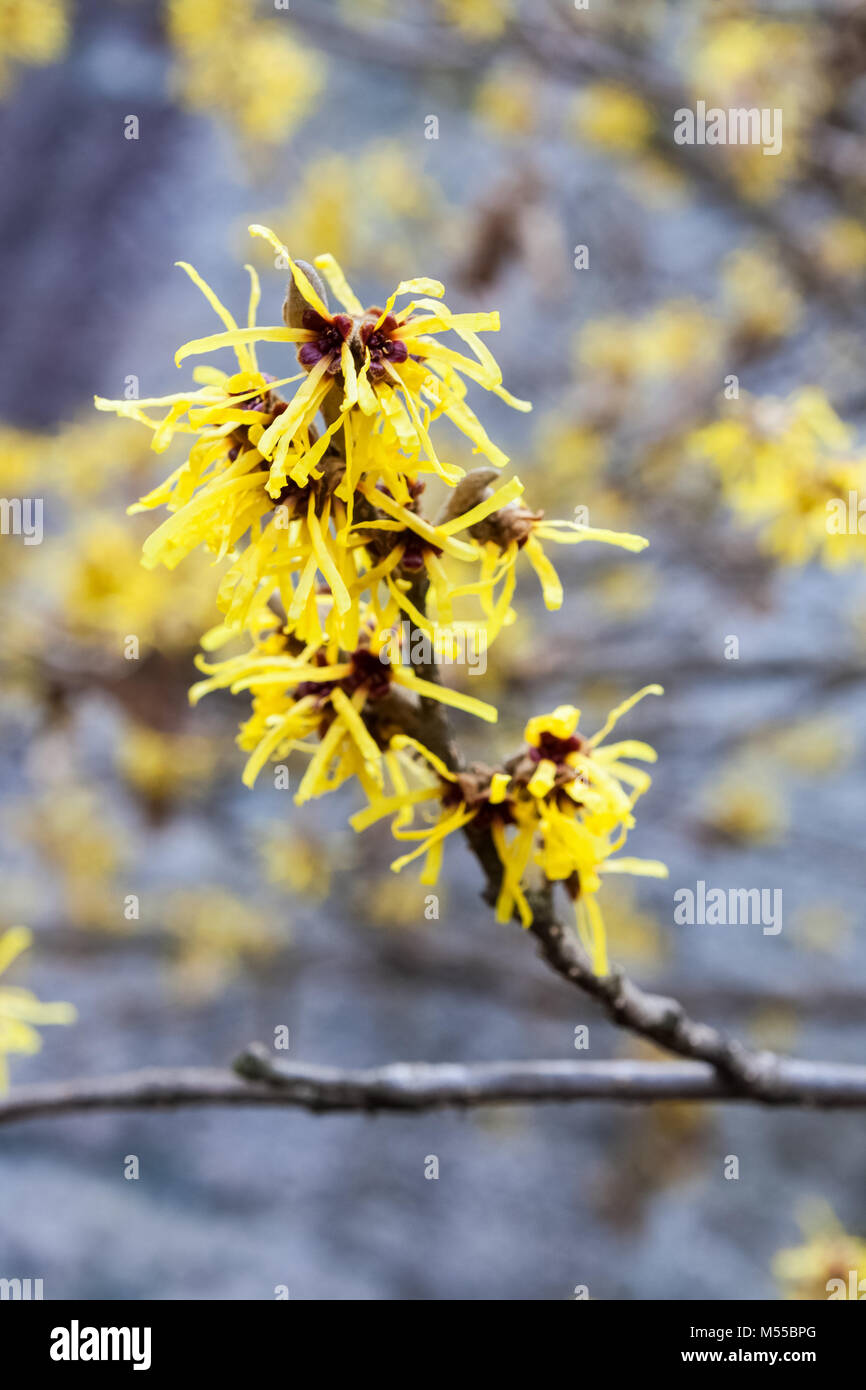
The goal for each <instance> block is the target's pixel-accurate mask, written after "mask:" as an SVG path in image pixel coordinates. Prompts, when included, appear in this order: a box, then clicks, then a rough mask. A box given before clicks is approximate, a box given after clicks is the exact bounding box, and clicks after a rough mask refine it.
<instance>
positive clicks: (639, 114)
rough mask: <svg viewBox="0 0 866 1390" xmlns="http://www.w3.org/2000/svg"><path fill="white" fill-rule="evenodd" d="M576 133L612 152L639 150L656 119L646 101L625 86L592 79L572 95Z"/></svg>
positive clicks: (648, 136)
mask: <svg viewBox="0 0 866 1390" xmlns="http://www.w3.org/2000/svg"><path fill="white" fill-rule="evenodd" d="M571 123H572V128H573V130H574V132H575V134H576V135H577V136H578V137H579V138H581V139H583V140H587V141H588V142H589V143H590V144H592V145H598V146H599V147H600V148H601V149H603V150H608V151H610V152H611V153H618V154H626V155H633V154H638V153H639V152H640V151H641V150H643V149H645V148H646V146H647V145H648V144H649V142H650V140H651V138H652V134H653V129H654V126H655V121H654V119H653V115H652V112H651V111H650V109H649V107H648V106H647V104H646V102H644V101H642V100H641V98H640V97H639V96H638V95H637V94H636V93H635V92H633V91H630V90H629V88H627V87H618V86H616V85H614V84H612V83H606V82H597V83H593V84H591V85H590V86H588V87H585V88H584V90H583V91H582V92H581V93H580V94H579V95H578V96H577V97H575V99H574V102H573V105H572V110H571Z"/></svg>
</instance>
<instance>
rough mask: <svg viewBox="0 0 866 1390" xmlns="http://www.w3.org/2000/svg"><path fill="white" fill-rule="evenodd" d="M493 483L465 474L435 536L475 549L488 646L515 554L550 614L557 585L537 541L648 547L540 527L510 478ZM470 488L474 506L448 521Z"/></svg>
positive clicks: (573, 529)
mask: <svg viewBox="0 0 866 1390" xmlns="http://www.w3.org/2000/svg"><path fill="white" fill-rule="evenodd" d="M494 477H495V472H494V470H493V469H476V470H474V471H473V472H472V473H470V474H469V475H468V476H467V477H466V479H465V480H464V483H463V484H462V485H461V486H458V488H457V490H456V491H455V493H454V495H453V498H452V500H451V501H449V504H448V506H447V507H446V509H445V512H444V514H443V515H444V516H445V517H446V518H447V519H446V520H445V521H444V522H442V521H440V525H439V527H438V530H439V532H440V534H441V533H442V532H446V533H447V534H449V535H454V534H455V533H457V532H459V531H464V530H466V531H468V532H469V533H470V535H471V536H472V537H473V538H474V539H475V540H476V541H477V542H478V544H479V547H480V551H481V556H482V569H481V578H482V581H483V582H482V585H481V588H480V596H481V600H482V604H483V606H484V610H485V614H486V617H487V620H488V632H489V640H490V641H492V640H493V637H494V636H495V635H496V634H497V633H498V632H499V630H500V629H501V627H502V625H503V623H504V622H505V621H507V619H508V607H507V605H508V602H509V601H510V599H511V595H512V594H513V592H514V584H515V566H516V563H517V557H518V555H520V554H521V553H523V554H525V555H526V558H527V559H528V561H529V563H530V565H531V566H532V568H533V569H534V570H535V573H536V574H537V575H538V578H539V580H540V582H541V589H542V594H543V596H544V603H545V607H546V608H549V609H552V610H555V609H558V608H561V607H562V599H563V590H562V584H561V583H560V580H559V576H558V575H557V573H556V570H555V569H554V567H553V565H552V564H551V562H550V560H549V559H548V557H547V555H546V554H545V552H544V548H543V546H542V544H541V542H542V541H554V542H556V543H558V544H561V545H578V544H579V543H580V542H581V541H603V542H605V543H606V544H607V545H617V546H621V547H622V548H623V549H625V550H631V551H640V550H644V549H645V548H646V546H647V545H649V541H648V540H646V539H645V537H643V536H635V535H630V534H629V533H628V532H626V531H609V530H606V529H604V528H601V527H593V526H585V525H583V524H581V523H578V522H576V521H554V520H552V521H546V520H545V519H544V513H543V512H533V511H530V510H529V508H528V507H526V506H525V505H524V504H523V503H522V502H521V501H520V495H521V493H522V491H523V488H522V485H521V484H520V483H519V481H518V480H517V479H516V478H515V479H512V481H511V482H510V483H508V484H506V485H504V486H503V487H500V488H498V489H497V490H496V491H495V492H493V491H492V490H491V488H490V486H489V484H490V483H491V481H492V479H493V478H494ZM470 486H471V496H472V497H473V498H474V497H477V498H478V499H479V500H478V501H477V502H476V503H475V505H474V506H473V507H472V508H471V509H470V510H469V511H465V512H463V513H462V515H460V516H457V517H452V516H451V511H452V510H453V509H455V508H456V507H457V506H458V505H459V504H460V502H461V500H462V494H463V492H464V490H465V489H468V488H469V487H470ZM503 579H504V580H505V585H504V589H503V595H502V596H501V597H500V598H498V599H497V598H496V597H495V588H496V585H497V584H498V583H499V582H500V580H503Z"/></svg>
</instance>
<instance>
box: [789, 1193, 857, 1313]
mask: <svg viewBox="0 0 866 1390" xmlns="http://www.w3.org/2000/svg"><path fill="white" fill-rule="evenodd" d="M800 1224H801V1225H802V1227H803V1235H804V1240H803V1243H802V1245H797V1246H795V1247H794V1248H793V1249H790V1250H780V1251H779V1253H778V1254H777V1255H776V1256H775V1258H774V1260H773V1274H774V1276H775V1278H776V1279H777V1280H778V1282H779V1285H780V1287H781V1289H782V1293H783V1295H784V1297H785V1298H788V1299H792V1300H798V1301H799V1300H810V1301H817V1300H820V1299H830V1300H832V1299H843V1298H855V1299H860V1298H862V1297H863V1295H864V1292H866V1282H864V1283H863V1284H862V1286H861V1283H860V1281H861V1280H863V1281H866V1241H863V1240H860V1239H858V1237H857V1236H852V1235H849V1234H848V1232H847V1231H846V1230H845V1228H844V1226H843V1225H842V1224H841V1222H840V1221H838V1220H837V1218H836V1217H835V1216H834V1214H833V1212H832V1211H831V1210H830V1207H829V1206H828V1205H827V1204H826V1203H825V1202H820V1201H813V1202H811V1203H809V1204H807V1205H806V1206H805V1207H804V1209H803V1213H802V1216H801V1223H800ZM852 1276H853V1277H852Z"/></svg>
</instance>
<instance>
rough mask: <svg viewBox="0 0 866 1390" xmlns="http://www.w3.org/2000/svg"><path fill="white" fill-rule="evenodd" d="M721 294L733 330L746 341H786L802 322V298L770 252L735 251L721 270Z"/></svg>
mask: <svg viewBox="0 0 866 1390" xmlns="http://www.w3.org/2000/svg"><path fill="white" fill-rule="evenodd" d="M722 293H723V303H724V305H725V308H726V309H727V311H728V313H729V314H730V315H731V317H732V319H733V330H734V332H735V333H736V334H737V336H738V337H739V338H740V339H741V340H746V342H754V341H758V342H760V341H762V340H764V339H772V338H783V337H784V336H785V335H786V334H788V333H790V332H791V331H792V330H793V329H794V328H796V326H797V324H798V322H799V320H800V314H801V309H802V303H801V300H800V296H799V295H798V294H797V291H796V290H795V289H794V287H793V285H792V284H791V281H790V280H789V279H788V277H787V276H786V275H785V273H784V271H783V270H782V269H781V267H780V266H779V263H778V259H777V258H776V259H774V258H773V256H772V254H771V253H770V252H764V251H761V250H757V249H754V248H753V249H741V250H738V251H734V252H732V253H731V255H730V256H728V257H727V259H726V261H725V263H724V266H723V267H722Z"/></svg>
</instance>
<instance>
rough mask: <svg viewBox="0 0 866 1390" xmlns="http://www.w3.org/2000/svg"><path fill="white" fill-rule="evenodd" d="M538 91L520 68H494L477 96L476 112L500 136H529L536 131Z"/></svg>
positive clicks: (478, 90)
mask: <svg viewBox="0 0 866 1390" xmlns="http://www.w3.org/2000/svg"><path fill="white" fill-rule="evenodd" d="M537 109H538V91H537V88H536V84H535V82H534V81H533V80H532V78H531V77H530V75H529V74H528V73H527V72H525V71H523V70H522V69H520V68H515V67H512V66H502V67H497V68H494V69H493V71H492V72H491V73H490V75H489V77H486V78H485V79H484V81H483V82H482V83H481V84H480V86H479V87H478V89H477V91H476V94H475V112H476V115H477V116H478V117H479V119H480V120H482V121H483V122H484V124H485V125H487V126H489V127H490V129H491V130H493V131H495V133H496V134H497V135H504V136H517V135H528V134H530V132H531V131H532V130H533V129H534V127H535V123H536V117H537Z"/></svg>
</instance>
